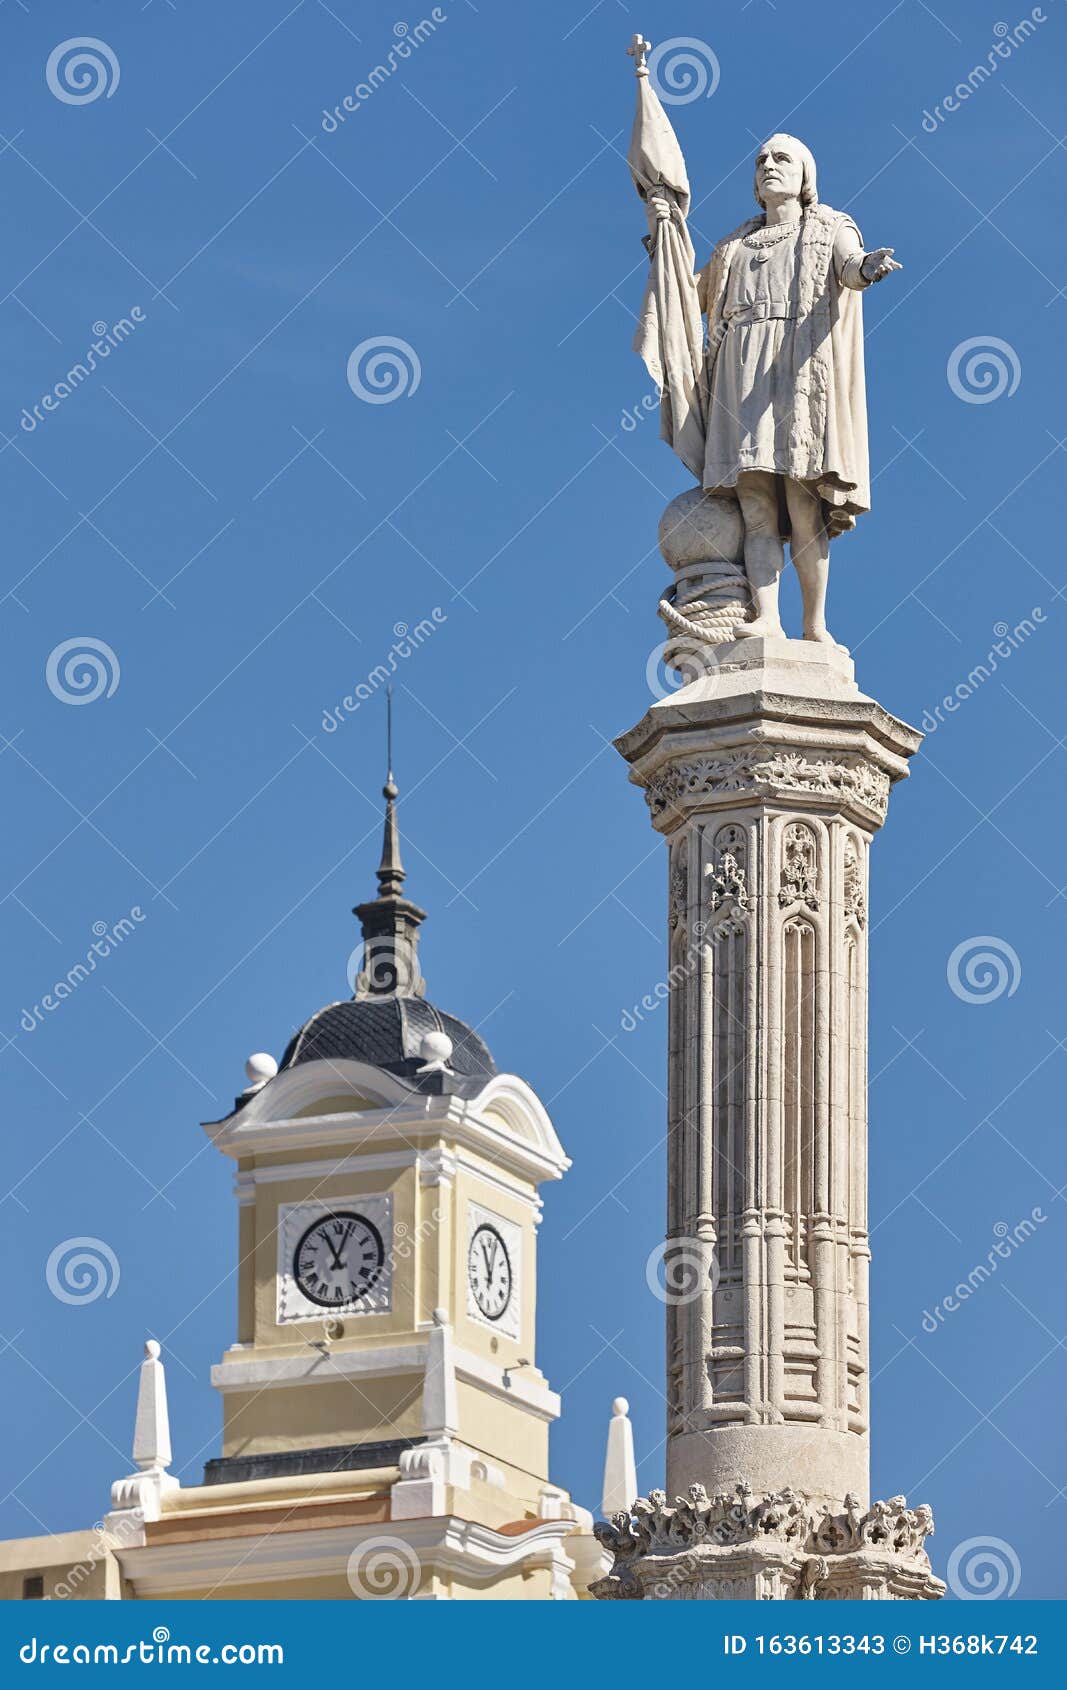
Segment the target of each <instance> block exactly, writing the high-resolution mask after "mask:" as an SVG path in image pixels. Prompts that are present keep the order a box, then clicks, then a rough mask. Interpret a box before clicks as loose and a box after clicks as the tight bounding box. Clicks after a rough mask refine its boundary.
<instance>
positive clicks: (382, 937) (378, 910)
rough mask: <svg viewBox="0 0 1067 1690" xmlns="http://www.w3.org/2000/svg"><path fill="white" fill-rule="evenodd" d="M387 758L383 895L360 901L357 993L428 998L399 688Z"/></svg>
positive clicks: (389, 710) (389, 713) (389, 702)
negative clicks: (407, 840)
mask: <svg viewBox="0 0 1067 1690" xmlns="http://www.w3.org/2000/svg"><path fill="white" fill-rule="evenodd" d="M386 763H387V768H388V773H387V774H386V777H385V785H384V786H383V787H382V797H383V798H384V799H385V828H384V831H383V834H382V858H381V862H380V863H379V864H378V896H377V897H376V898H374V899H372V900H371V902H370V903H366V904H357V905H356V907H355V909H354V910H353V912H352V913H353V915H355V916H358V918H359V922H360V926H361V927H362V930H363V966H362V968H361V969H360V972H359V976H358V978H357V980H356V993H355V995H356V997H357V998H383V997H422V995H423V993H424V992H425V990H426V982H425V981H424V980H423V978H422V976H421V974H420V972H419V956H418V952H419V927H420V925H421V923H422V922H424V921H425V920H426V911H425V910H422V909H420V908H419V906H418V904H413V903H412V902H411V900H410V899H408V898H405V897H404V881H405V879H406V877H407V876H406V871H405V869H404V865H403V863H402V862H401V859H400V829H399V827H398V825H397V818H396V801H397V798H398V797H399V796H400V793H399V788H398V787H397V784H396V780H395V778H394V775H393V689H392V687H389V688H388V689H387V693H386Z"/></svg>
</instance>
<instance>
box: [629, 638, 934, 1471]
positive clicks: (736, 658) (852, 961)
mask: <svg viewBox="0 0 1067 1690" xmlns="http://www.w3.org/2000/svg"><path fill="white" fill-rule="evenodd" d="M749 648H753V649H749ZM757 648H758V649H757ZM617 743H618V746H619V749H620V750H621V752H622V754H623V756H624V757H626V759H627V761H628V762H629V763H630V765H631V778H632V779H633V780H635V781H636V782H637V783H638V784H639V785H641V786H642V787H643V788H644V790H645V794H646V797H647V798H648V801H649V806H650V809H651V812H652V820H653V825H654V826H655V827H657V828H658V829H659V830H660V831H661V832H662V833H664V834H665V836H666V838H667V842H668V849H669V869H668V873H669V945H670V975H669V978H670V987H671V1001H670V1039H669V1043H670V1061H669V1078H668V1147H669V1148H668V1158H667V1163H668V1181H667V1183H668V1203H667V1236H668V1256H667V1268H668V1274H667V1279H668V1288H669V1289H668V1295H669V1297H670V1298H671V1301H670V1302H669V1307H668V1369H667V1371H668V1391H667V1395H668V1402H669V1420H668V1492H669V1494H670V1495H672V1496H673V1495H675V1494H685V1491H686V1489H687V1487H688V1486H689V1485H690V1484H692V1483H696V1482H699V1483H702V1484H704V1485H705V1486H706V1487H707V1489H708V1490H709V1491H710V1492H715V1491H721V1490H728V1489H732V1487H733V1486H734V1485H735V1484H736V1483H738V1482H739V1481H742V1480H745V1481H747V1482H749V1483H751V1484H752V1486H753V1488H754V1489H755V1490H756V1491H757V1492H760V1491H761V1490H769V1491H775V1490H779V1489H781V1488H783V1487H785V1486H791V1487H792V1488H794V1489H796V1490H799V1491H803V1492H805V1493H807V1494H808V1495H811V1496H815V1495H818V1496H822V1497H826V1498H828V1499H831V1500H834V1501H837V1502H840V1501H843V1498H844V1496H845V1495H846V1493H848V1492H852V1493H855V1494H856V1495H857V1496H858V1497H859V1498H860V1500H861V1501H862V1502H863V1503H864V1504H866V1501H867V1493H868V1477H867V1474H868V1445H867V1435H868V1402H869V1386H868V1370H869V1358H868V1338H867V1333H868V1319H867V1279H868V1274H867V1268H868V1259H869V1247H868V1238H867V1199H866V1168H867V1105H866V1052H867V943H868V913H867V912H868V891H867V884H868V875H867V865H868V852H869V847H870V842H871V838H872V837H873V834H874V833H875V831H876V830H877V828H878V827H879V826H880V825H881V823H882V821H883V820H884V817H885V811H886V804H887V800H888V794H889V789H890V785H891V783H892V782H893V781H894V780H897V779H899V778H900V777H901V776H902V775H903V774H905V773H906V764H907V758H908V757H909V756H910V755H911V754H912V752H913V751H914V750H915V749H916V748H917V746H918V743H919V735H918V734H916V733H915V732H914V731H913V730H912V729H910V728H907V727H905V725H904V724H903V723H900V722H898V721H896V720H895V719H894V718H893V717H891V716H889V715H887V714H886V712H885V711H883V710H882V709H881V708H880V707H879V706H878V705H877V704H875V703H874V701H873V700H871V699H868V698H865V697H864V695H863V694H862V693H860V692H859V691H858V689H857V688H856V687H855V684H854V682H853V681H852V678H851V664H850V663H849V662H848V660H847V658H845V656H844V654H843V653H840V652H838V651H837V650H833V651H828V650H827V649H826V648H821V647H813V646H810V645H806V644H805V642H801V641H788V642H787V641H778V642H773V649H772V642H763V641H756V640H750V641H745V642H742V643H740V644H738V645H736V646H734V647H731V648H726V657H725V660H724V663H723V665H722V667H721V668H720V671H719V673H718V674H717V675H716V676H714V677H712V678H710V679H707V680H701V681H699V682H696V683H694V684H693V685H691V686H689V687H687V688H685V689H684V690H683V691H681V692H679V693H677V694H675V695H674V696H673V697H672V698H669V699H665V700H663V701H661V702H660V703H658V704H656V705H655V706H653V708H652V709H651V710H650V711H649V713H648V715H647V716H646V717H645V719H644V721H643V722H642V723H640V724H639V725H638V727H637V728H635V729H633V730H632V731H631V733H630V734H627V735H624V736H623V738H622V739H620V740H619V741H618V742H617ZM672 1257H673V1264H672ZM672 1265H673V1271H672ZM683 1269H688V1270H689V1271H688V1272H686V1271H683Z"/></svg>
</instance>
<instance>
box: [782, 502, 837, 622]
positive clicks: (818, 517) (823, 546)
mask: <svg viewBox="0 0 1067 1690" xmlns="http://www.w3.org/2000/svg"><path fill="white" fill-rule="evenodd" d="M785 502H786V507H787V509H788V511H789V526H790V529H791V530H792V537H791V539H790V542H789V550H790V553H791V555H792V558H793V562H794V564H795V565H796V572H797V575H798V576H799V577H800V594H801V598H802V600H803V606H804V638H805V639H806V640H821V641H824V642H825V643H826V644H828V645H833V644H834V643H835V642H834V638H833V635H832V634H830V633H828V632H827V629H826V582H827V577H828V576H829V573H830V538H829V535H828V534H827V532H826V523H825V521H824V520H823V510H822V500H821V499H820V498H819V495H818V494H817V493H814V492H813V491H812V490H811V488H810V487H806V486H805V485H804V483H803V482H802V481H787V482H786V484H785Z"/></svg>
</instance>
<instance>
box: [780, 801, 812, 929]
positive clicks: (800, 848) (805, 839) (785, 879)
mask: <svg viewBox="0 0 1067 1690" xmlns="http://www.w3.org/2000/svg"><path fill="white" fill-rule="evenodd" d="M817 863H818V845H817V842H816V839H815V835H814V833H813V832H812V831H811V828H810V827H805V825H804V823H803V822H790V823H789V826H788V827H787V828H786V830H785V835H784V838H783V840H782V874H781V881H780V883H779V887H778V902H779V903H780V904H781V905H782V907H783V908H785V907H786V906H787V905H789V904H803V905H804V906H805V907H806V908H807V909H809V910H817V909H818V907H819V880H818V868H817Z"/></svg>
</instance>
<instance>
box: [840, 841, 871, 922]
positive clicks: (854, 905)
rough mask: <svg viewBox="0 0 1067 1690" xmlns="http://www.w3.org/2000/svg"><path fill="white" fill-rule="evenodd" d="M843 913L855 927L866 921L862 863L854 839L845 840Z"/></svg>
mask: <svg viewBox="0 0 1067 1690" xmlns="http://www.w3.org/2000/svg"><path fill="white" fill-rule="evenodd" d="M845 915H846V916H851V917H852V919H853V920H854V921H855V923H856V925H857V927H863V926H864V925H865V924H866V921H867V900H866V898H865V897H864V895H863V864H862V861H861V858H860V855H859V852H858V850H857V848H856V842H855V840H854V839H851V838H850V839H847V840H846V841H845Z"/></svg>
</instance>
